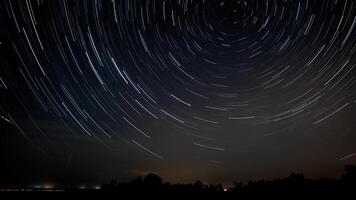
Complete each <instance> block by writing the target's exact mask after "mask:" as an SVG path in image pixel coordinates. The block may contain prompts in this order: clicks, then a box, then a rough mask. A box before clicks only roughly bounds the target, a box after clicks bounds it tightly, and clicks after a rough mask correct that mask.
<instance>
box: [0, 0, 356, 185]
mask: <svg viewBox="0 0 356 200" xmlns="http://www.w3.org/2000/svg"><path fill="white" fill-rule="evenodd" d="M355 26H356V1H353V0H343V1H340V0H339V1H337V0H326V1H316V0H309V1H307V0H249V1H247V0H246V1H243V0H179V1H178V0H146V1H141V0H112V1H109V0H105V1H104V0H90V1H85V0H78V1H70V0H55V1H47V0H37V1H35V0H2V1H1V2H0V53H1V54H0V64H1V65H0V125H1V127H0V128H1V131H0V132H1V134H0V139H1V140H0V148H1V151H0V161H1V164H0V166H1V169H0V179H1V184H4V185H10V184H22V185H26V184H27V185H34V184H44V183H52V184H53V183H57V184H58V183H61V184H77V185H79V184H97V183H102V182H104V181H108V180H110V179H112V178H116V179H119V180H120V181H126V180H130V179H132V178H134V177H135V176H138V175H145V174H146V173H148V172H155V173H157V174H159V175H160V176H162V177H163V179H164V180H166V181H172V182H191V181H193V180H196V179H200V180H202V181H204V182H215V183H216V182H221V183H231V182H232V181H234V180H242V181H247V180H252V179H260V178H276V177H283V176H287V175H288V174H289V173H290V172H293V171H296V172H302V173H305V175H306V176H308V177H335V176H337V175H339V174H341V171H342V168H343V166H344V165H345V164H355V163H356V133H355V130H356V123H355V122H356V119H355V116H356V115H355V114H356V105H355V103H356V79H355V75H356V53H355V51H356V27H355Z"/></svg>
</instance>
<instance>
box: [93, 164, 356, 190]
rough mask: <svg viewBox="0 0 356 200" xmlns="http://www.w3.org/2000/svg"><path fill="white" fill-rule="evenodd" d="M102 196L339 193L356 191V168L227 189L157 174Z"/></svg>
mask: <svg viewBox="0 0 356 200" xmlns="http://www.w3.org/2000/svg"><path fill="white" fill-rule="evenodd" d="M100 191H103V192H123V193H126V192H130V193H131V192H134V193H136V192H150V193H151V192H163V193H165V192H167V193H168V192H169V193H171V192H179V193H182V192H183V193H184V192H186V193H234V194H242V195H243V194H246V195H249V194H264V193H266V194H268V193H296V194H301V193H323V194H326V193H339V192H352V191H356V166H354V165H346V166H345V171H344V174H343V175H342V176H341V177H339V178H337V179H329V178H320V179H309V178H306V177H305V176H304V175H303V174H300V173H291V174H290V175H289V176H288V177H286V178H283V179H280V178H279V179H274V180H258V181H249V182H248V183H246V184H244V183H242V182H238V181H235V182H234V183H233V186H232V187H228V188H224V187H223V186H222V185H221V184H203V183H202V182H201V181H196V182H195V183H192V184H171V183H163V182H162V179H161V178H160V177H159V176H158V175H156V174H148V175H146V176H145V177H144V178H142V177H137V178H136V179H134V180H132V181H131V182H127V183H118V182H117V181H116V180H112V181H111V182H110V183H108V184H103V185H102V186H101V188H100Z"/></svg>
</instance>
